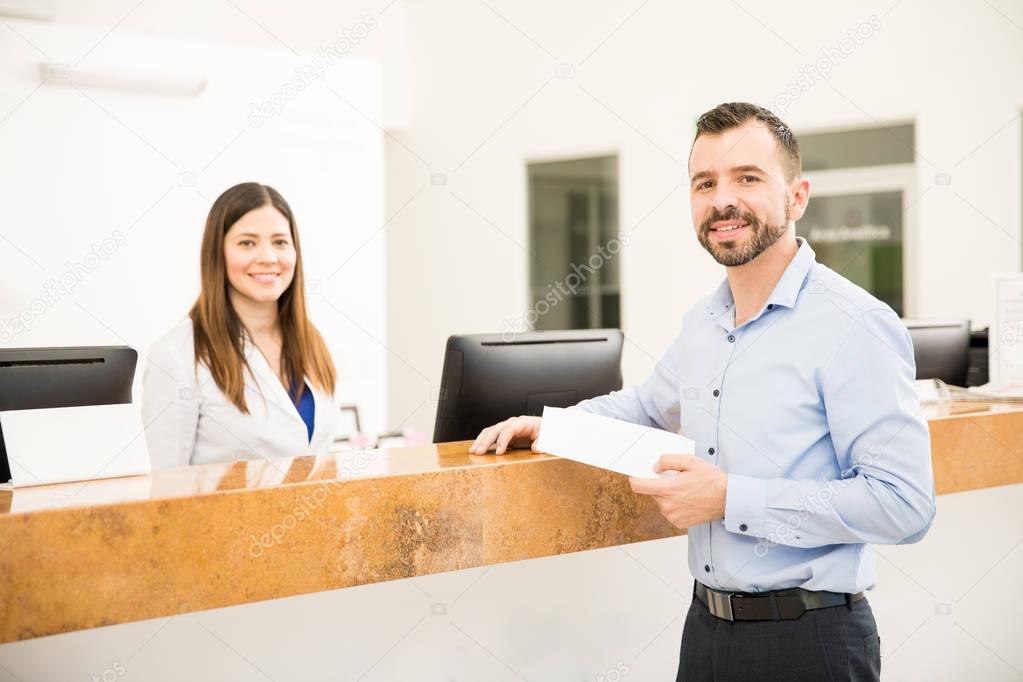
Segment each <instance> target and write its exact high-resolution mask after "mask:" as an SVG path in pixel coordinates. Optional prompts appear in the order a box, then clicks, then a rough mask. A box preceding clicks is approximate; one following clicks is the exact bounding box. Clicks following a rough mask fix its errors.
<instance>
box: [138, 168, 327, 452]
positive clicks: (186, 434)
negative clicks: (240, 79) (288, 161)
mask: <svg viewBox="0 0 1023 682" xmlns="http://www.w3.org/2000/svg"><path fill="white" fill-rule="evenodd" d="M201 270H202V291H201V292H200V294H199V299H198V300H197V301H196V302H195V305H193V306H192V310H191V311H190V313H189V316H188V317H187V318H186V319H185V320H183V321H182V322H181V323H179V324H178V325H177V326H176V327H174V329H172V330H171V331H170V333H168V334H167V335H166V336H164V337H163V338H162V339H160V340H159V341H157V342H156V344H154V345H153V347H152V349H151V350H150V352H149V355H148V360H149V361H148V363H147V365H146V371H145V376H144V379H143V395H142V416H143V420H144V422H145V424H146V441H147V443H148V446H149V457H150V459H151V460H152V464H153V469H154V470H155V469H161V468H168V467H176V466H186V465H188V464H206V463H210V462H224V461H233V460H238V459H255V458H273V457H290V456H295V455H304V454H322V453H325V452H326V451H327V449H328V448H329V447H330V445H331V443H332V442H333V439H334V432H335V426H336V424H337V420H338V415H339V411H338V408H337V406H336V405H335V403H334V385H335V378H336V374H335V370H334V363H333V362H332V361H331V358H330V354H329V352H328V351H327V346H326V344H325V343H324V342H323V338H322V337H321V336H320V334H319V332H318V331H317V330H316V328H315V327H314V326H313V324H312V323H311V322H310V321H309V318H308V317H307V316H306V306H305V296H304V283H303V278H302V251H301V249H300V248H299V242H298V230H297V229H296V227H295V219H294V216H293V215H292V212H291V208H290V207H289V206H288V203H287V202H286V201H285V200H284V198H283V197H282V196H281V195H280V194H279V193H277V191H275V190H274V189H273V188H271V187H267V186H266V185H260V184H258V183H254V182H250V183H244V184H241V185H235V186H234V187H232V188H231V189H229V190H227V191H226V192H224V193H223V194H221V195H220V197H218V198H217V200H216V201H215V202H214V203H213V208H211V209H210V213H209V216H208V217H207V219H206V231H205V233H204V235H203V240H202V254H201Z"/></svg>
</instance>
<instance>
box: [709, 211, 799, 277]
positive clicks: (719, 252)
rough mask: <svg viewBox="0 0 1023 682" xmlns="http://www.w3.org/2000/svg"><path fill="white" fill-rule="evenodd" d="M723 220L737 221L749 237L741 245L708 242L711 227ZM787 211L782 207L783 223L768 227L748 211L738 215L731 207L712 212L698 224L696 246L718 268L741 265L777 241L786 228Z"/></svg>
mask: <svg viewBox="0 0 1023 682" xmlns="http://www.w3.org/2000/svg"><path fill="white" fill-rule="evenodd" d="M723 220H740V221H742V222H744V223H746V224H747V225H749V228H748V229H749V236H748V238H747V239H746V241H745V242H740V241H739V240H737V239H732V240H728V239H726V240H724V241H718V240H717V239H716V238H715V239H712V238H711V236H710V234H711V232H712V231H713V230H711V225H713V224H714V223H716V222H718V221H723ZM788 222H789V207H788V204H787V203H786V205H785V223H784V224H782V225H768V224H766V223H763V222H761V221H760V220H759V219H758V218H757V217H756V216H755V215H753V214H752V213H750V212H749V211H741V212H740V211H739V209H738V208H737V207H735V206H730V207H729V208H728V210H726V211H723V212H719V211H717V210H716V209H715V210H714V212H713V213H711V214H710V216H708V217H707V219H706V220H704V221H703V222H702V223H701V224H700V232H699V238H700V244H702V245H703V248H705V249H707V252H708V253H709V254H710V255H711V256H713V257H714V260H716V261H717V262H718V263H720V264H721V265H724V266H727V267H735V266H738V265H745V264H746V263H749V262H750V261H752V260H753V259H754V258H756V257H757V256H759V255H760V254H762V253H763V252H764V251H767V249H769V248H771V246H772V245H773V244H774V243H775V242H776V241H778V240H779V239H780V238H781V236H782V235H783V234H785V230H786V228H787V227H788Z"/></svg>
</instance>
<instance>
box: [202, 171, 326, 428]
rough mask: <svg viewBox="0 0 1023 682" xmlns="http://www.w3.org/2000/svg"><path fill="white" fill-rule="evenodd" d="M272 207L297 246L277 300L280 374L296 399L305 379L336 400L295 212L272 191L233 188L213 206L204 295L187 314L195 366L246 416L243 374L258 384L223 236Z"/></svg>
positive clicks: (209, 218)
mask: <svg viewBox="0 0 1023 682" xmlns="http://www.w3.org/2000/svg"><path fill="white" fill-rule="evenodd" d="M266 205H271V206H273V207H274V208H276V209H277V210H278V211H280V212H281V214H282V215H283V216H284V217H285V218H287V219H288V225H289V226H290V228H291V242H292V244H294V245H295V275H294V278H293V279H292V280H291V285H290V286H289V287H288V288H287V289H285V290H284V293H283V294H281V297H280V298H279V299H278V300H277V323H278V325H279V326H280V330H281V337H282V344H281V370H282V372H283V374H284V376H285V377H286V378H287V379H289V381H290V384H291V386H293V387H294V391H293V392H292V399H293V400H297V399H298V398H299V396H300V395H301V394H302V390H303V386H304V385H305V379H306V377H308V378H309V380H310V381H311V382H312V383H313V384H314V385H315V386H317V387H318V388H319V389H320V390H321V391H323V392H324V393H327V394H328V395H333V393H334V386H335V382H336V378H337V375H336V373H335V370H334V363H333V361H332V360H331V358H330V353H329V352H327V344H325V343H324V342H323V337H322V336H320V333H319V332H318V331H317V330H316V327H314V326H313V324H312V322H310V321H309V318H308V316H307V315H306V305H305V282H304V278H303V275H302V249H301V247H300V246H299V242H298V229H297V228H296V226H295V217H294V214H292V212H291V207H290V206H288V202H286V201H285V200H284V197H282V196H281V195H280V193H279V192H277V191H276V190H275V189H274V188H272V187H269V186H267V185H261V184H259V183H255V182H246V183H242V184H240V185H235V186H234V187H232V188H230V189H229V190H227V191H226V192H224V193H223V194H221V195H220V196H219V197H217V200H216V201H215V202H213V207H212V208H211V209H210V214H209V216H207V218H206V231H205V232H204V233H203V237H202V251H201V264H200V267H201V273H202V290H201V292H200V293H199V298H198V300H196V302H195V305H193V306H192V310H191V311H190V312H189V317H191V318H192V335H193V338H194V341H195V363H196V366H198V365H199V363H200V362H201V363H203V364H205V365H206V366H207V367H208V368H209V370H210V373H211V374H212V375H213V380H214V381H215V382H216V383H217V386H218V387H219V388H220V390H221V391H222V392H223V393H224V395H226V396H227V398H228V399H229V400H230V401H231V402H232V403H234V405H235V407H237V408H238V409H239V410H240V411H241V412H242V413H244V414H248V413H249V409H248V406H247V405H246V403H245V377H244V371H245V370H248V372H249V374H250V375H251V376H253V378H255V375H254V374H253V373H252V368H251V367H250V366H249V364H248V361H247V360H246V359H245V352H244V347H245V343H244V335H245V334H247V333H248V332H246V330H245V328H244V326H243V325H242V322H241V320H240V319H239V318H238V314H237V313H236V312H235V309H234V306H233V305H231V300H230V298H228V287H229V286H230V285H229V284H228V281H227V265H226V263H225V258H224V235H225V234H227V231H228V230H230V229H231V226H232V225H234V224H235V223H236V222H238V220H239V219H240V218H241V217H242V216H243V215H245V214H246V213H248V212H249V211H252V210H255V209H257V208H262V207H263V206H266Z"/></svg>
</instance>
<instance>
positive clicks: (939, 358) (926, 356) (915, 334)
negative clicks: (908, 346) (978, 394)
mask: <svg viewBox="0 0 1023 682" xmlns="http://www.w3.org/2000/svg"><path fill="white" fill-rule="evenodd" d="M903 323H904V324H905V325H906V328H907V329H909V336H910V338H912V339H913V355H914V356H915V357H916V378H917V379H941V380H942V381H944V382H945V383H946V384H949V385H952V386H965V385H966V377H967V374H968V373H969V368H970V321H969V320H962V319H954V320H903Z"/></svg>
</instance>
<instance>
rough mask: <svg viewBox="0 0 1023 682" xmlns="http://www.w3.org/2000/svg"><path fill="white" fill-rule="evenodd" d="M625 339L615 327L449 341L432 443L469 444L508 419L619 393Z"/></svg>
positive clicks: (538, 413) (453, 338)
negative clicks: (614, 392)
mask: <svg viewBox="0 0 1023 682" xmlns="http://www.w3.org/2000/svg"><path fill="white" fill-rule="evenodd" d="M623 340H624V336H623V334H622V332H621V330H619V329H578V330H570V331H543V332H527V333H522V334H515V335H514V336H513V337H512V338H508V337H507V336H506V335H503V334H477V335H465V336H451V337H449V338H448V345H447V350H446V351H445V354H444V371H443V375H442V376H441V390H440V400H439V402H438V405H437V421H436V424H435V425H434V429H433V442H434V443H445V442H449V441H456V440H470V439H473V438H475V437H476V436H477V435H479V432H480V431H482V430H483V429H484V428H486V427H487V426H490V425H492V424H496V423H497V422H499V421H502V420H504V419H507V418H509V417H517V416H520V415H540V414H542V413H543V408H544V406H547V405H549V406H551V407H569V406H571V405H575V404H576V403H578V402H579V401H581V400H585V399H587V398H593V397H595V396H599V395H605V394H607V393H610V392H611V391H617V390H618V389H620V388H621V387H622V342H623Z"/></svg>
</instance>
